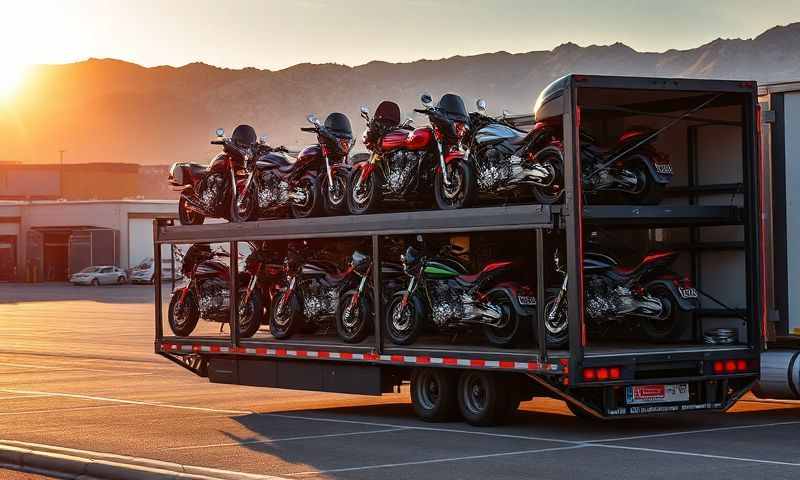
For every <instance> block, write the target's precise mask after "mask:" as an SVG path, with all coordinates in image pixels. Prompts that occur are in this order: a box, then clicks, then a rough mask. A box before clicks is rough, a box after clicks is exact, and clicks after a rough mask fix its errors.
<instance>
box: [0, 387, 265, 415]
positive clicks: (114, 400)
mask: <svg viewBox="0 0 800 480" xmlns="http://www.w3.org/2000/svg"><path fill="white" fill-rule="evenodd" d="M0 392H6V393H28V394H44V395H50V396H52V397H64V398H80V399H84V400H96V401H99V402H112V403H125V404H130V405H143V406H150V407H162V408H175V409H179V410H197V411H200V412H217V413H228V414H231V415H250V414H252V413H254V412H248V411H244V410H224V409H218V408H208V407H192V406H189V405H175V404H170V403H162V402H157V401H154V402H147V401H141V400H123V399H120V398H110V397H98V396H94V395H80V394H77V393H59V392H40V391H34V390H16V389H11V388H0Z"/></svg>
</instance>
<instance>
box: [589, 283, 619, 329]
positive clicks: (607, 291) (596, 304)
mask: <svg viewBox="0 0 800 480" xmlns="http://www.w3.org/2000/svg"><path fill="white" fill-rule="evenodd" d="M619 303H620V298H619V294H618V292H617V291H616V289H615V288H614V286H613V285H611V283H610V281H608V280H607V279H604V278H602V277H589V278H588V279H587V282H586V314H587V315H588V316H589V318H591V319H592V320H603V319H606V318H608V317H614V316H616V315H617V313H618V309H617V306H618V305H619Z"/></svg>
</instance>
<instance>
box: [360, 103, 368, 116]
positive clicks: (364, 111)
mask: <svg viewBox="0 0 800 480" xmlns="http://www.w3.org/2000/svg"><path fill="white" fill-rule="evenodd" d="M361 114H362V115H369V108H367V106H366V105H361Z"/></svg>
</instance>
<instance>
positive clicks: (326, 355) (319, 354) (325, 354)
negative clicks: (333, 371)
mask: <svg viewBox="0 0 800 480" xmlns="http://www.w3.org/2000/svg"><path fill="white" fill-rule="evenodd" d="M317 357H319V358H331V352H317Z"/></svg>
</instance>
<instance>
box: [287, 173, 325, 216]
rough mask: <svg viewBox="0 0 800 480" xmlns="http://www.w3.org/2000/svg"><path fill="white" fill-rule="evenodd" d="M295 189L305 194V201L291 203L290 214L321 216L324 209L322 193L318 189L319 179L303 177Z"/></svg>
mask: <svg viewBox="0 0 800 480" xmlns="http://www.w3.org/2000/svg"><path fill="white" fill-rule="evenodd" d="M297 190H298V191H302V192H303V193H304V194H305V196H306V197H305V201H303V202H301V203H300V204H292V215H293V216H294V218H310V217H321V216H322V214H323V212H324V211H325V210H324V206H323V201H322V195H321V194H320V189H319V179H318V178H317V177H311V176H307V177H303V178H301V179H300V181H299V182H298V184H297Z"/></svg>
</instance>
